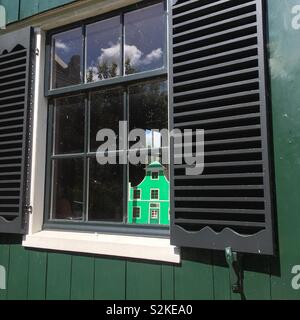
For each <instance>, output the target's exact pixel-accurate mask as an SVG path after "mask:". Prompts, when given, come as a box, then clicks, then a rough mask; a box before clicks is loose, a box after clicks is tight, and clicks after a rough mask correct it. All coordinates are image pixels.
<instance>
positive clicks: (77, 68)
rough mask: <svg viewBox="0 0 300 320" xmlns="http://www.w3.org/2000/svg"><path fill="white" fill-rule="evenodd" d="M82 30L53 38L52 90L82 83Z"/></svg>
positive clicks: (64, 33) (74, 30) (71, 31)
mask: <svg viewBox="0 0 300 320" xmlns="http://www.w3.org/2000/svg"><path fill="white" fill-rule="evenodd" d="M82 48H83V41H82V30H81V28H77V29H73V30H70V31H66V32H62V33H59V34H56V35H54V36H53V37H52V88H53V89H55V88H61V87H66V86H70V85H75V84H79V83H81V82H82Z"/></svg>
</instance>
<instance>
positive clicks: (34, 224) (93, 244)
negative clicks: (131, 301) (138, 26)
mask: <svg viewBox="0 0 300 320" xmlns="http://www.w3.org/2000/svg"><path fill="white" fill-rule="evenodd" d="M85 14H86V13H85ZM55 16H57V12H56V13H55ZM71 16H72V17H73V13H72V12H70V19H71ZM50 18H51V16H50ZM52 18H54V15H53V16H52ZM78 19H80V18H78ZM34 37H35V43H36V49H37V52H38V54H37V55H36V61H35V68H34V69H35V72H34V85H35V90H34V95H33V103H34V108H33V113H34V115H33V134H32V141H33V145H32V170H31V182H32V183H31V186H30V204H31V206H32V213H31V214H30V215H29V216H28V232H27V235H25V236H24V237H23V242H22V245H23V246H24V247H27V248H37V249H42V250H43V249H48V250H54V251H61V252H75V253H86V254H95V255H104V256H113V257H124V258H134V259H142V260H149V261H162V262H168V263H174V264H178V263H180V260H181V254H180V248H177V247H175V246H172V245H171V244H170V235H169V232H168V233H165V232H162V234H156V235H155V236H154V235H153V234H152V235H151V236H150V235H147V234H145V230H140V229H138V228H137V227H136V226H135V230H134V231H135V232H134V235H130V234H129V235H128V230H126V231H124V230H120V229H118V230H117V232H118V234H117V235H116V234H115V232H116V230H111V229H107V230H106V231H107V232H106V233H99V230H96V229H93V230H92V228H91V229H90V230H86V229H85V232H83V231H82V230H79V229H80V228H78V226H75V227H74V231H73V232H70V231H67V230H66V229H65V227H64V226H60V225H56V226H53V225H52V226H51V227H50V228H49V230H44V229H45V228H47V226H46V225H44V212H45V210H44V209H45V198H44V197H43V196H41V195H43V194H44V193H45V189H46V183H45V181H46V175H47V172H46V165H45V163H46V159H47V158H46V155H47V153H46V149H47V126H46V124H47V122H48V110H47V109H48V108H47V106H48V101H47V98H46V95H45V91H44V89H45V88H44V79H45V78H44V76H45V60H46V57H45V54H46V52H45V40H46V33H45V30H44V29H43V26H42V27H36V28H35V30H34ZM128 226H129V225H127V228H128ZM147 228H148V229H149V228H150V229H151V226H147ZM62 229H63V230H62ZM110 231H112V232H110ZM139 231H142V232H139ZM124 233H126V235H124Z"/></svg>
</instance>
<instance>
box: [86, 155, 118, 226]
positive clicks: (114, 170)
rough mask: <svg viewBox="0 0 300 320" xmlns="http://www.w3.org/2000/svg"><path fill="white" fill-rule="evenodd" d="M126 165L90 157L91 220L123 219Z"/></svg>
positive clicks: (116, 220) (114, 220)
mask: <svg viewBox="0 0 300 320" xmlns="http://www.w3.org/2000/svg"><path fill="white" fill-rule="evenodd" d="M123 171H124V165H117V164H116V165H112V164H106V165H100V164H98V162H97V161H96V159H94V158H93V159H90V170H89V221H100V220H102V221H113V222H122V221H123V194H124V188H123V186H124V184H123V177H124V172H123Z"/></svg>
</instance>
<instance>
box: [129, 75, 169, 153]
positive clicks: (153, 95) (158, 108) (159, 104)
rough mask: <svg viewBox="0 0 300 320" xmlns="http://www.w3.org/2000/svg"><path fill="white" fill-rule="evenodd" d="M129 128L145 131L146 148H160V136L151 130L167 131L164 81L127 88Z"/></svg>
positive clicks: (166, 99) (165, 85) (166, 104)
mask: <svg viewBox="0 0 300 320" xmlns="http://www.w3.org/2000/svg"><path fill="white" fill-rule="evenodd" d="M129 127H130V130H132V129H136V128H139V129H144V130H145V135H146V145H147V147H155V148H158V147H161V136H160V134H159V133H157V132H153V130H154V129H157V130H161V129H168V94H167V83H166V82H165V81H156V82H149V83H145V84H141V85H135V86H131V87H130V88H129ZM145 147H146V146H145Z"/></svg>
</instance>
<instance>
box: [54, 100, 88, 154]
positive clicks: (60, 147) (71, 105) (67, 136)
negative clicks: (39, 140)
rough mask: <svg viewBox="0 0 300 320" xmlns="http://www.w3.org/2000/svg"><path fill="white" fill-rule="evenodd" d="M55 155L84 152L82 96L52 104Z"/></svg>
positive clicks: (56, 101)
mask: <svg viewBox="0 0 300 320" xmlns="http://www.w3.org/2000/svg"><path fill="white" fill-rule="evenodd" d="M54 105H55V106H54V114H55V116H54V151H55V154H66V153H81V152H83V151H84V120H85V101H84V96H71V97H66V98H59V99H56V100H55V103H54Z"/></svg>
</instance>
